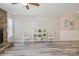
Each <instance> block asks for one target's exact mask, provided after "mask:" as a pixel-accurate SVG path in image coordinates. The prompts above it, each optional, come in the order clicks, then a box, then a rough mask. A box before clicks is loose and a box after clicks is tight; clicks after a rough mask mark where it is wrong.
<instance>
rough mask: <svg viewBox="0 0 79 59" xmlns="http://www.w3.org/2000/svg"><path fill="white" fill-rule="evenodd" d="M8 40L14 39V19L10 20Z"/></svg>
mask: <svg viewBox="0 0 79 59" xmlns="http://www.w3.org/2000/svg"><path fill="white" fill-rule="evenodd" d="M7 23H8V40H9V41H12V37H13V19H12V18H8V21H7Z"/></svg>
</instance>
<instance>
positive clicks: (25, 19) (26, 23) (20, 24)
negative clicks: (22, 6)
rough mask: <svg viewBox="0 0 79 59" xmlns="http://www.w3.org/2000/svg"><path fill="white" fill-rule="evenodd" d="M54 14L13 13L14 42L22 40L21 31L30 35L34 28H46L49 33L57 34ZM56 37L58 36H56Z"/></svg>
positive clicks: (56, 22)
mask: <svg viewBox="0 0 79 59" xmlns="http://www.w3.org/2000/svg"><path fill="white" fill-rule="evenodd" d="M57 20H58V19H57V17H56V16H53V17H52V16H50V15H48V16H47V15H46V16H45V15H24V16H23V15H19V16H17V15H15V16H14V38H15V40H14V41H16V42H19V41H22V39H23V33H24V32H26V33H27V34H29V35H30V36H32V33H33V32H34V28H46V29H47V31H48V32H49V33H51V32H56V34H57V35H58V25H57V24H58V21H57ZM57 38H58V36H57Z"/></svg>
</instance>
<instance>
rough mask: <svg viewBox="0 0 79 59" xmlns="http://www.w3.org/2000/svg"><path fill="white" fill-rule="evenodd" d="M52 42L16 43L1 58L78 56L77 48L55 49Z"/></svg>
mask: <svg viewBox="0 0 79 59" xmlns="http://www.w3.org/2000/svg"><path fill="white" fill-rule="evenodd" d="M53 44H54V43H53V42H37V43H34V42H32V43H31V42H30V43H27V42H26V43H24V44H23V43H21V42H19V43H18V42H16V43H15V44H14V47H12V48H10V49H7V50H6V51H5V52H4V53H3V54H0V55H1V56H69V55H74V56H78V55H79V52H78V51H77V49H78V48H73V49H72V48H68V49H62V48H59V47H55V46H54V45H53Z"/></svg>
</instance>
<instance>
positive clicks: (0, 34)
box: [0, 28, 3, 44]
mask: <svg viewBox="0 0 79 59" xmlns="http://www.w3.org/2000/svg"><path fill="white" fill-rule="evenodd" d="M2 43H3V29H1V28H0V44H2Z"/></svg>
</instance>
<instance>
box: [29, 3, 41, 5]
mask: <svg viewBox="0 0 79 59" xmlns="http://www.w3.org/2000/svg"><path fill="white" fill-rule="evenodd" d="M29 4H31V5H34V6H40V4H39V3H29Z"/></svg>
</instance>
